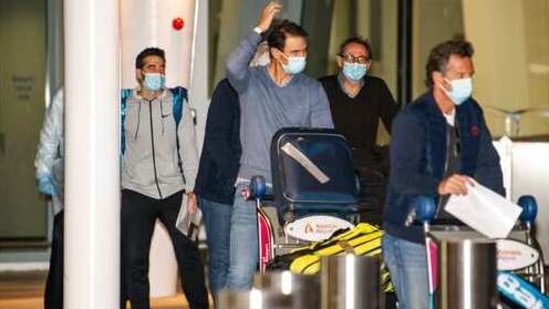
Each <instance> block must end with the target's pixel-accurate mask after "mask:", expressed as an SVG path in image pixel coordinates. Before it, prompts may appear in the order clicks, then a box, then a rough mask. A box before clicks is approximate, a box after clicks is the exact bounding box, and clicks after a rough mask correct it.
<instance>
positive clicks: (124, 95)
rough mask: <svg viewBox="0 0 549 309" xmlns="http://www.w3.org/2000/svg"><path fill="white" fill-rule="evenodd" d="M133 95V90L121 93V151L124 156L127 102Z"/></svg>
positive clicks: (127, 89)
mask: <svg viewBox="0 0 549 309" xmlns="http://www.w3.org/2000/svg"><path fill="white" fill-rule="evenodd" d="M131 95H132V89H129V88H125V89H122V90H121V91H120V99H121V102H120V126H121V128H120V134H121V136H120V151H121V153H122V154H124V151H126V127H125V123H126V111H127V107H128V106H127V101H128V98H129V97H130V96H131Z"/></svg>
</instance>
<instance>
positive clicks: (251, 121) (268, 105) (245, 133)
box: [227, 1, 333, 290]
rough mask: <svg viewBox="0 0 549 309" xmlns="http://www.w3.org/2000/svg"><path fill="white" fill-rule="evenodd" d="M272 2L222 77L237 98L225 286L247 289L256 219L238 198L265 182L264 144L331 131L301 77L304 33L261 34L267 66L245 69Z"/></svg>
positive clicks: (274, 7) (275, 29)
mask: <svg viewBox="0 0 549 309" xmlns="http://www.w3.org/2000/svg"><path fill="white" fill-rule="evenodd" d="M280 9H281V5H280V4H278V3H277V2H274V1H272V2H270V3H268V4H267V5H266V6H265V8H264V9H263V11H262V13H261V16H260V19H259V23H258V26H257V27H256V28H255V29H254V30H253V31H250V33H248V35H247V36H246V37H245V38H244V39H243V40H242V41H241V42H240V44H239V45H238V47H237V48H236V49H235V50H234V51H233V52H232V54H231V55H230V56H229V58H228V60H227V78H228V80H229V82H230V83H231V85H232V86H233V87H234V89H235V90H236V91H237V93H238V96H239V100H240V109H241V117H240V141H241V144H242V156H241V158H240V169H239V172H238V179H237V188H236V193H235V202H234V205H233V213H232V217H231V231H230V265H229V273H228V275H227V287H228V288H230V289H240V290H245V289H249V288H250V286H251V281H252V276H253V274H254V272H255V270H256V267H257V262H258V236H257V215H256V212H255V208H254V204H253V202H249V201H246V200H245V199H244V197H243V196H242V195H241V191H242V189H243V186H245V184H246V183H247V182H248V181H249V180H250V178H251V177H253V176H255V175H262V176H264V177H265V179H266V180H267V182H268V183H270V182H271V168H270V167H271V164H270V152H269V149H270V144H271V139H272V137H273V135H274V133H275V132H276V131H277V130H279V129H281V128H283V127H320V128H332V127H333V123H332V117H331V114H330V106H329V102H328V98H327V96H326V93H325V92H324V90H323V88H322V85H321V84H320V83H319V82H317V81H316V80H314V79H312V78H310V77H308V76H307V75H305V74H303V73H302V71H303V69H304V68H305V64H306V56H307V33H306V32H305V30H304V29H303V28H301V27H300V26H299V25H297V24H295V23H293V22H290V21H287V20H285V21H282V22H280V23H278V24H276V25H273V26H272V29H271V30H270V32H269V34H268V35H267V43H268V46H269V52H270V56H271V61H270V64H269V65H267V66H259V67H254V68H250V67H249V66H248V64H249V62H250V59H251V58H252V56H253V55H254V54H255V52H256V49H257V46H258V44H259V43H260V42H261V40H262V33H264V32H265V31H267V30H268V29H269V28H271V23H272V21H273V18H274V16H275V15H276V14H277V13H278V12H279V11H280Z"/></svg>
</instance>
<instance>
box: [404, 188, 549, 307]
mask: <svg viewBox="0 0 549 309" xmlns="http://www.w3.org/2000/svg"><path fill="white" fill-rule="evenodd" d="M517 204H518V205H519V206H521V207H522V213H521V215H520V220H519V222H517V223H516V224H515V227H514V228H513V230H512V231H511V233H510V235H509V237H508V238H506V239H496V240H495V242H496V246H497V272H498V274H497V290H498V292H499V293H500V295H503V296H504V298H505V299H506V300H508V301H510V302H512V303H513V304H514V305H518V306H520V307H523V308H549V298H548V297H547V296H546V295H545V293H546V285H545V284H546V282H545V273H544V262H543V261H544V260H543V256H542V251H541V248H540V246H539V243H538V242H537V240H536V239H535V237H534V231H533V223H534V221H535V219H536V216H537V202H536V200H535V198H534V197H532V196H527V195H526V196H522V197H520V198H519V200H518V202H517ZM413 211H414V217H415V220H416V221H419V222H421V223H422V224H423V229H424V232H425V245H426V253H427V264H428V276H429V293H430V300H429V301H430V308H434V298H433V297H434V293H435V291H436V290H437V283H436V281H437V276H436V275H435V272H436V265H437V263H438V260H437V259H438V258H437V255H438V254H437V253H436V250H437V249H436V245H435V242H434V238H444V237H445V236H448V235H451V234H454V236H458V237H460V238H462V239H482V238H484V239H486V237H484V236H483V235H481V234H480V233H478V232H476V231H474V230H472V229H471V228H469V227H466V226H451V225H431V222H432V221H433V218H434V217H435V213H436V206H435V202H434V200H433V198H431V197H423V196H421V197H418V198H417V200H416V203H415V205H414V209H413Z"/></svg>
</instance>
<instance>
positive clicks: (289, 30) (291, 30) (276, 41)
mask: <svg viewBox="0 0 549 309" xmlns="http://www.w3.org/2000/svg"><path fill="white" fill-rule="evenodd" d="M288 36H298V37H302V38H305V39H306V38H307V37H308V36H309V34H308V33H307V31H305V29H303V27H301V26H300V25H298V24H296V23H294V22H292V21H289V20H287V19H284V20H282V21H280V20H274V21H273V23H272V25H271V28H270V29H269V31H268V33H267V34H266V37H267V44H268V45H269V49H270V48H273V47H274V48H277V49H279V50H284V47H285V45H286V39H287V37H288Z"/></svg>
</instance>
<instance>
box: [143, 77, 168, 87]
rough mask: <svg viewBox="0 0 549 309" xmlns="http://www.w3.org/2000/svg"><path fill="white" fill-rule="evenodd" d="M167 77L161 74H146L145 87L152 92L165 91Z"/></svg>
mask: <svg viewBox="0 0 549 309" xmlns="http://www.w3.org/2000/svg"><path fill="white" fill-rule="evenodd" d="M165 82H166V77H165V76H164V74H161V73H145V80H144V81H143V85H144V86H145V88H147V89H149V90H150V91H159V90H161V89H164V84H165Z"/></svg>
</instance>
